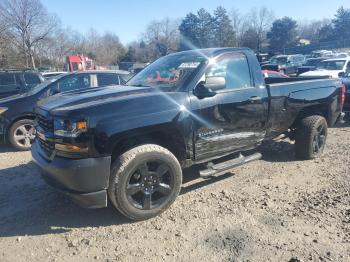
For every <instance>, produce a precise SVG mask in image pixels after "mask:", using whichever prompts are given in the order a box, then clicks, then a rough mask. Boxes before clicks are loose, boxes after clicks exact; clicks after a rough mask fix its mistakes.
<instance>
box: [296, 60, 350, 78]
mask: <svg viewBox="0 0 350 262" xmlns="http://www.w3.org/2000/svg"><path fill="white" fill-rule="evenodd" d="M349 69H350V58H333V59H327V60H324V61H322V62H321V63H320V65H319V66H318V68H317V69H316V70H314V71H309V72H306V73H303V74H301V75H300V76H329V77H332V78H339V77H341V76H342V74H344V73H345V72H346V71H348V70H349Z"/></svg>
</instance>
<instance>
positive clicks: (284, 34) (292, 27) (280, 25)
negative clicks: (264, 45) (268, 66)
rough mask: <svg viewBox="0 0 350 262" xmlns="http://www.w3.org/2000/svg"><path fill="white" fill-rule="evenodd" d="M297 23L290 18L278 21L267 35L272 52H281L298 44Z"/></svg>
mask: <svg viewBox="0 0 350 262" xmlns="http://www.w3.org/2000/svg"><path fill="white" fill-rule="evenodd" d="M296 29H297V22H296V21H294V20H293V19H292V18H290V17H284V18H282V19H277V20H275V21H274V22H273V24H272V28H271V30H270V31H269V32H268V33H267V38H268V39H269V43H270V50H271V51H280V50H282V49H284V48H286V47H290V46H293V45H295V44H296V34H297V33H296Z"/></svg>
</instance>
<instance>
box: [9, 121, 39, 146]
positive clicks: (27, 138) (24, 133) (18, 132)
mask: <svg viewBox="0 0 350 262" xmlns="http://www.w3.org/2000/svg"><path fill="white" fill-rule="evenodd" d="M8 136H9V141H10V143H11V145H12V146H13V147H15V148H16V149H18V150H21V151H27V150H30V148H31V144H32V143H33V141H34V138H35V128H34V120H31V119H21V120H19V121H17V122H15V123H13V124H12V126H11V128H10V130H9V134H8Z"/></svg>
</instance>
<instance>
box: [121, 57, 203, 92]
mask: <svg viewBox="0 0 350 262" xmlns="http://www.w3.org/2000/svg"><path fill="white" fill-rule="evenodd" d="M205 61H207V59H206V58H205V57H204V56H201V55H200V54H198V55H188V54H181V53H180V54H176V55H170V56H165V57H162V58H160V59H158V60H157V61H155V62H154V63H152V64H150V65H149V66H148V67H146V68H145V69H144V70H142V71H141V72H140V73H138V74H137V75H136V76H134V77H133V78H132V79H131V80H130V81H129V82H128V83H127V85H129V86H145V87H154V88H159V89H161V90H162V91H164V92H174V91H178V90H179V88H180V87H181V86H182V85H183V84H184V83H185V81H186V80H187V79H189V77H190V76H191V75H192V74H193V73H194V71H195V70H196V69H197V68H199V67H200V66H201V65H202V64H203V63H205Z"/></svg>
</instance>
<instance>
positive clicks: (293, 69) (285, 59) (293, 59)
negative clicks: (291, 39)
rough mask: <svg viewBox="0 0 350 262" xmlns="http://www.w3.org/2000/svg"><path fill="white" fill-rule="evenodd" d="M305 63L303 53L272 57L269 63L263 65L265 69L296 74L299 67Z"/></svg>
mask: <svg viewBox="0 0 350 262" xmlns="http://www.w3.org/2000/svg"><path fill="white" fill-rule="evenodd" d="M304 63H305V56H303V55H278V56H274V57H272V58H271V59H270V61H269V63H268V64H264V65H262V69H263V70H272V71H279V72H281V73H283V74H285V75H291V74H296V73H297V71H298V67H300V66H302V65H303V64H304Z"/></svg>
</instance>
